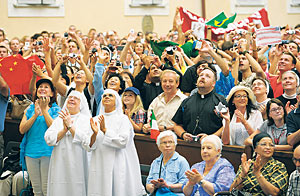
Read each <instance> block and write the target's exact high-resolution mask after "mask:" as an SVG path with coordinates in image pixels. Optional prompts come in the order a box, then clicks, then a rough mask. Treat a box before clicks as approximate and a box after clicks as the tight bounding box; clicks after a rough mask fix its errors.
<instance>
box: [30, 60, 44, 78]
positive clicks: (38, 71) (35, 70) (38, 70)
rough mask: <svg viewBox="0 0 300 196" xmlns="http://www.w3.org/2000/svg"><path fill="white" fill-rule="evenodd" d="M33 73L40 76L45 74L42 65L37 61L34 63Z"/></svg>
mask: <svg viewBox="0 0 300 196" xmlns="http://www.w3.org/2000/svg"><path fill="white" fill-rule="evenodd" d="M32 73H33V74H35V75H37V76H39V77H42V76H43V71H42V69H41V67H40V66H39V65H37V64H35V63H32Z"/></svg>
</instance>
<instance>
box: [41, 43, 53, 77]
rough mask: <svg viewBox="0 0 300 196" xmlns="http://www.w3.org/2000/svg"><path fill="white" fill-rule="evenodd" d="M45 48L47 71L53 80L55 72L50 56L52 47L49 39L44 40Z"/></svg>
mask: <svg viewBox="0 0 300 196" xmlns="http://www.w3.org/2000/svg"><path fill="white" fill-rule="evenodd" d="M43 48H44V54H45V66H46V70H47V73H48V75H49V76H50V77H51V78H52V77H53V70H52V66H51V55H50V50H51V46H50V41H49V39H48V38H45V39H44V42H43Z"/></svg>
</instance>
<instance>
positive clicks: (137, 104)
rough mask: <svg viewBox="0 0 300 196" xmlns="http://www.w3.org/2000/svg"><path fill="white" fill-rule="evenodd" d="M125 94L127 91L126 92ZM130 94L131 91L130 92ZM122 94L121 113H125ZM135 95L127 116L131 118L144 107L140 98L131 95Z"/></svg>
mask: <svg viewBox="0 0 300 196" xmlns="http://www.w3.org/2000/svg"><path fill="white" fill-rule="evenodd" d="M126 92H127V91H126ZM131 92H132V91H131ZM124 94H125V92H124V93H123V94H122V105H123V111H125V109H126V106H125V104H124ZM133 94H134V95H135V102H134V104H133V107H132V109H131V110H130V112H129V116H130V117H131V116H132V115H133V114H136V113H137V112H138V111H139V110H143V111H145V110H144V106H143V102H142V99H141V96H139V95H136V94H135V93H133Z"/></svg>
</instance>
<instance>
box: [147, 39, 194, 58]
mask: <svg viewBox="0 0 300 196" xmlns="http://www.w3.org/2000/svg"><path fill="white" fill-rule="evenodd" d="M193 43H194V41H192V40H190V41H187V42H186V43H185V44H183V45H179V44H177V43H175V42H171V41H161V42H157V41H150V45H151V48H152V50H153V52H154V54H156V55H157V56H159V57H161V55H162V53H163V51H164V50H165V48H167V47H169V46H179V47H180V48H182V50H183V51H184V53H185V54H186V55H187V56H188V57H193V58H195V57H196V56H198V54H199V51H198V50H196V49H194V47H193Z"/></svg>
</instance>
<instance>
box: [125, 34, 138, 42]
mask: <svg viewBox="0 0 300 196" xmlns="http://www.w3.org/2000/svg"><path fill="white" fill-rule="evenodd" d="M136 37H137V34H136V33H129V36H128V38H127V41H128V42H129V43H132V42H134V40H135V39H136Z"/></svg>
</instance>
